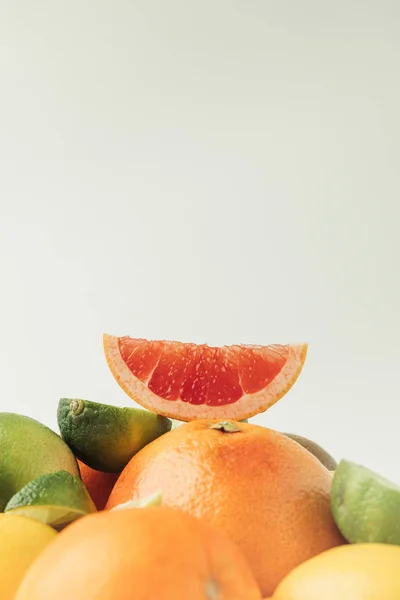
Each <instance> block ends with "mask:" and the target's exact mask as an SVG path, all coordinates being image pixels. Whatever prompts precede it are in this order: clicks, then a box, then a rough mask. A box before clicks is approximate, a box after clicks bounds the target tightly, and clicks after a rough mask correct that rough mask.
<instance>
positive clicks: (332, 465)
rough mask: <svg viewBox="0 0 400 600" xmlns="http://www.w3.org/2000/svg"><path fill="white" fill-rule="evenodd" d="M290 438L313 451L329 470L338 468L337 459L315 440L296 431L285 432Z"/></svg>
mask: <svg viewBox="0 0 400 600" xmlns="http://www.w3.org/2000/svg"><path fill="white" fill-rule="evenodd" d="M283 435H286V436H287V437H289V438H290V439H292V440H294V441H295V442H297V443H298V444H300V446H303V448H305V449H306V450H308V451H309V452H311V454H313V455H314V456H315V457H316V458H318V460H319V461H320V462H321V463H322V464H323V465H324V467H326V468H327V469H328V471H334V470H335V469H336V464H337V463H336V460H335V459H334V458H333V456H331V455H330V454H329V452H327V451H326V450H324V449H323V448H322V447H321V446H320V445H319V444H317V443H316V442H313V441H311V440H309V439H307V438H305V437H303V436H302V435H296V434H294V433H284V434H283Z"/></svg>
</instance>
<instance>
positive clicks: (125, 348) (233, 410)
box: [104, 334, 307, 421]
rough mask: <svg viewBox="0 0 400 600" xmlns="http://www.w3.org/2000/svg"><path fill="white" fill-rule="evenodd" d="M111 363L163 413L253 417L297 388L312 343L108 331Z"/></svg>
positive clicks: (141, 400) (119, 377)
mask: <svg viewBox="0 0 400 600" xmlns="http://www.w3.org/2000/svg"><path fill="white" fill-rule="evenodd" d="M104 350H105V354H106V359H107V363H108V366H109V368H110V370H111V372H112V374H113V375H114V377H115V379H116V381H117V382H118V383H119V385H120V386H121V387H122V389H123V390H124V391H125V392H126V393H127V394H128V396H130V398H132V399H133V400H135V402H137V403H138V404H140V405H141V406H143V407H144V408H147V409H149V410H152V411H153V412H156V413H158V414H160V415H164V416H167V417H171V418H173V419H179V420H181V421H191V420H193V419H213V418H215V419H218V418H227V419H236V420H241V419H247V418H249V417H252V416H253V415H255V414H257V413H260V412H263V411H265V410H266V409H267V408H269V407H270V406H272V405H273V404H275V402H277V401H278V400H279V399H280V398H282V396H283V395H284V394H286V392H288V391H289V389H290V388H291V387H292V385H293V384H294V382H295V381H296V379H297V377H298V376H299V374H300V372H301V370H302V368H303V364H304V361H305V358H306V354H307V344H291V345H289V344H287V345H284V346H282V345H274V346H239V345H235V346H222V347H221V348H215V347H211V346H207V345H205V344H203V345H196V344H184V343H181V342H170V341H148V340H145V339H141V338H137V339H135V338H130V337H127V336H125V337H115V336H112V335H108V334H105V335H104Z"/></svg>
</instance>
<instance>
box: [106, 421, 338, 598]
mask: <svg viewBox="0 0 400 600" xmlns="http://www.w3.org/2000/svg"><path fill="white" fill-rule="evenodd" d="M331 484H332V476H331V474H330V472H329V471H328V470H327V469H326V468H325V467H324V466H323V465H322V464H321V463H320V461H319V460H318V459H317V458H316V457H315V456H313V455H312V454H311V453H310V452H308V451H307V450H305V448H303V447H302V446H300V444H298V443H297V442H295V441H293V440H292V439H290V438H288V437H287V436H285V435H283V434H280V433H278V432H276V431H273V430H271V429H267V428H265V427H261V426H259V425H252V424H248V423H239V422H235V421H223V422H221V423H218V422H217V421H209V420H197V421H192V422H190V423H186V424H185V425H183V426H182V427H179V428H178V429H175V430H174V431H171V432H169V433H167V434H166V435H164V436H162V437H160V438H158V439H157V440H155V441H154V442H152V443H151V444H149V445H148V446H146V447H145V448H143V449H142V450H140V452H138V454H136V456H134V457H133V458H132V459H131V460H130V462H129V463H128V465H127V466H126V467H125V469H124V470H123V471H122V473H121V475H120V477H119V479H118V481H117V483H116V484H115V486H114V489H113V491H112V492H111V495H110V497H109V500H108V503H107V505H106V509H107V508H112V507H114V506H116V505H118V504H121V503H124V502H128V501H130V500H137V499H139V498H141V497H146V496H150V495H151V494H153V493H155V492H157V491H159V492H161V494H162V498H163V504H165V505H168V506H171V507H174V508H181V509H183V510H184V511H186V512H187V513H189V514H191V515H193V516H197V517H202V518H204V519H206V521H207V522H209V523H212V524H214V525H216V526H218V527H220V528H221V529H223V530H225V532H226V533H228V534H229V536H230V537H231V539H232V540H233V541H234V542H236V543H237V545H238V546H239V548H240V549H241V550H242V552H243V554H244V555H245V556H246V557H247V559H248V561H249V564H250V565H251V567H252V569H253V571H254V574H255V576H256V578H257V581H258V584H259V586H260V588H261V591H262V593H263V594H264V595H268V594H271V593H272V592H273V591H274V589H275V588H276V586H277V585H278V583H279V582H280V581H281V580H282V579H283V578H284V577H285V575H287V573H289V571H291V570H292V569H293V568H294V567H296V566H297V565H299V564H300V563H302V562H304V561H305V560H307V559H308V558H311V557H312V556H315V555H316V554H318V553H319V552H322V551H323V550H327V549H328V548H332V547H334V546H337V545H340V544H343V543H345V540H344V539H343V537H342V536H341V534H340V532H339V530H338V529H337V527H336V525H335V522H334V520H333V517H332V514H331V509H330V489H331Z"/></svg>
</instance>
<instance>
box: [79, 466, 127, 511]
mask: <svg viewBox="0 0 400 600" xmlns="http://www.w3.org/2000/svg"><path fill="white" fill-rule="evenodd" d="M78 465H79V471H80V473H81V479H82V481H83V483H84V484H85V486H86V489H87V491H88V492H89V495H90V497H91V499H92V500H93V502H94V503H95V505H96V508H97V510H103V508H104V507H105V505H106V502H107V500H108V497H109V495H110V492H111V490H112V489H113V487H114V484H115V482H116V481H117V479H118V477H119V473H104V472H103V471H96V470H95V469H91V468H90V467H88V466H87V465H85V463H83V462H81V461H80V460H78Z"/></svg>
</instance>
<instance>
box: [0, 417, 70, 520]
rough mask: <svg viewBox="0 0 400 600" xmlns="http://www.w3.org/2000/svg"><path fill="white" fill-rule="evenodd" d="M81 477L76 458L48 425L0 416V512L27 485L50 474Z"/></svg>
mask: <svg viewBox="0 0 400 600" xmlns="http://www.w3.org/2000/svg"><path fill="white" fill-rule="evenodd" d="M60 470H65V471H68V472H69V473H71V475H74V476H78V475H79V471H78V465H77V462H76V459H75V456H74V455H73V454H72V452H71V450H70V448H69V447H68V446H67V444H66V443H65V442H64V441H63V440H62V439H61V437H60V436H59V435H57V434H56V433H55V432H54V431H52V430H51V429H50V428H49V427H46V425H43V424H42V423H39V421H36V420H35V419H31V418H30V417H26V416H24V415H19V414H15V413H0V476H1V484H0V512H1V511H3V510H4V507H5V506H6V504H7V502H8V501H9V500H10V498H11V497H12V496H14V494H16V493H17V492H18V491H19V490H20V489H21V488H22V487H24V485H26V484H27V483H29V482H30V481H32V480H33V479H36V478H37V477H40V475H46V474H47V473H54V472H55V471H60Z"/></svg>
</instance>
